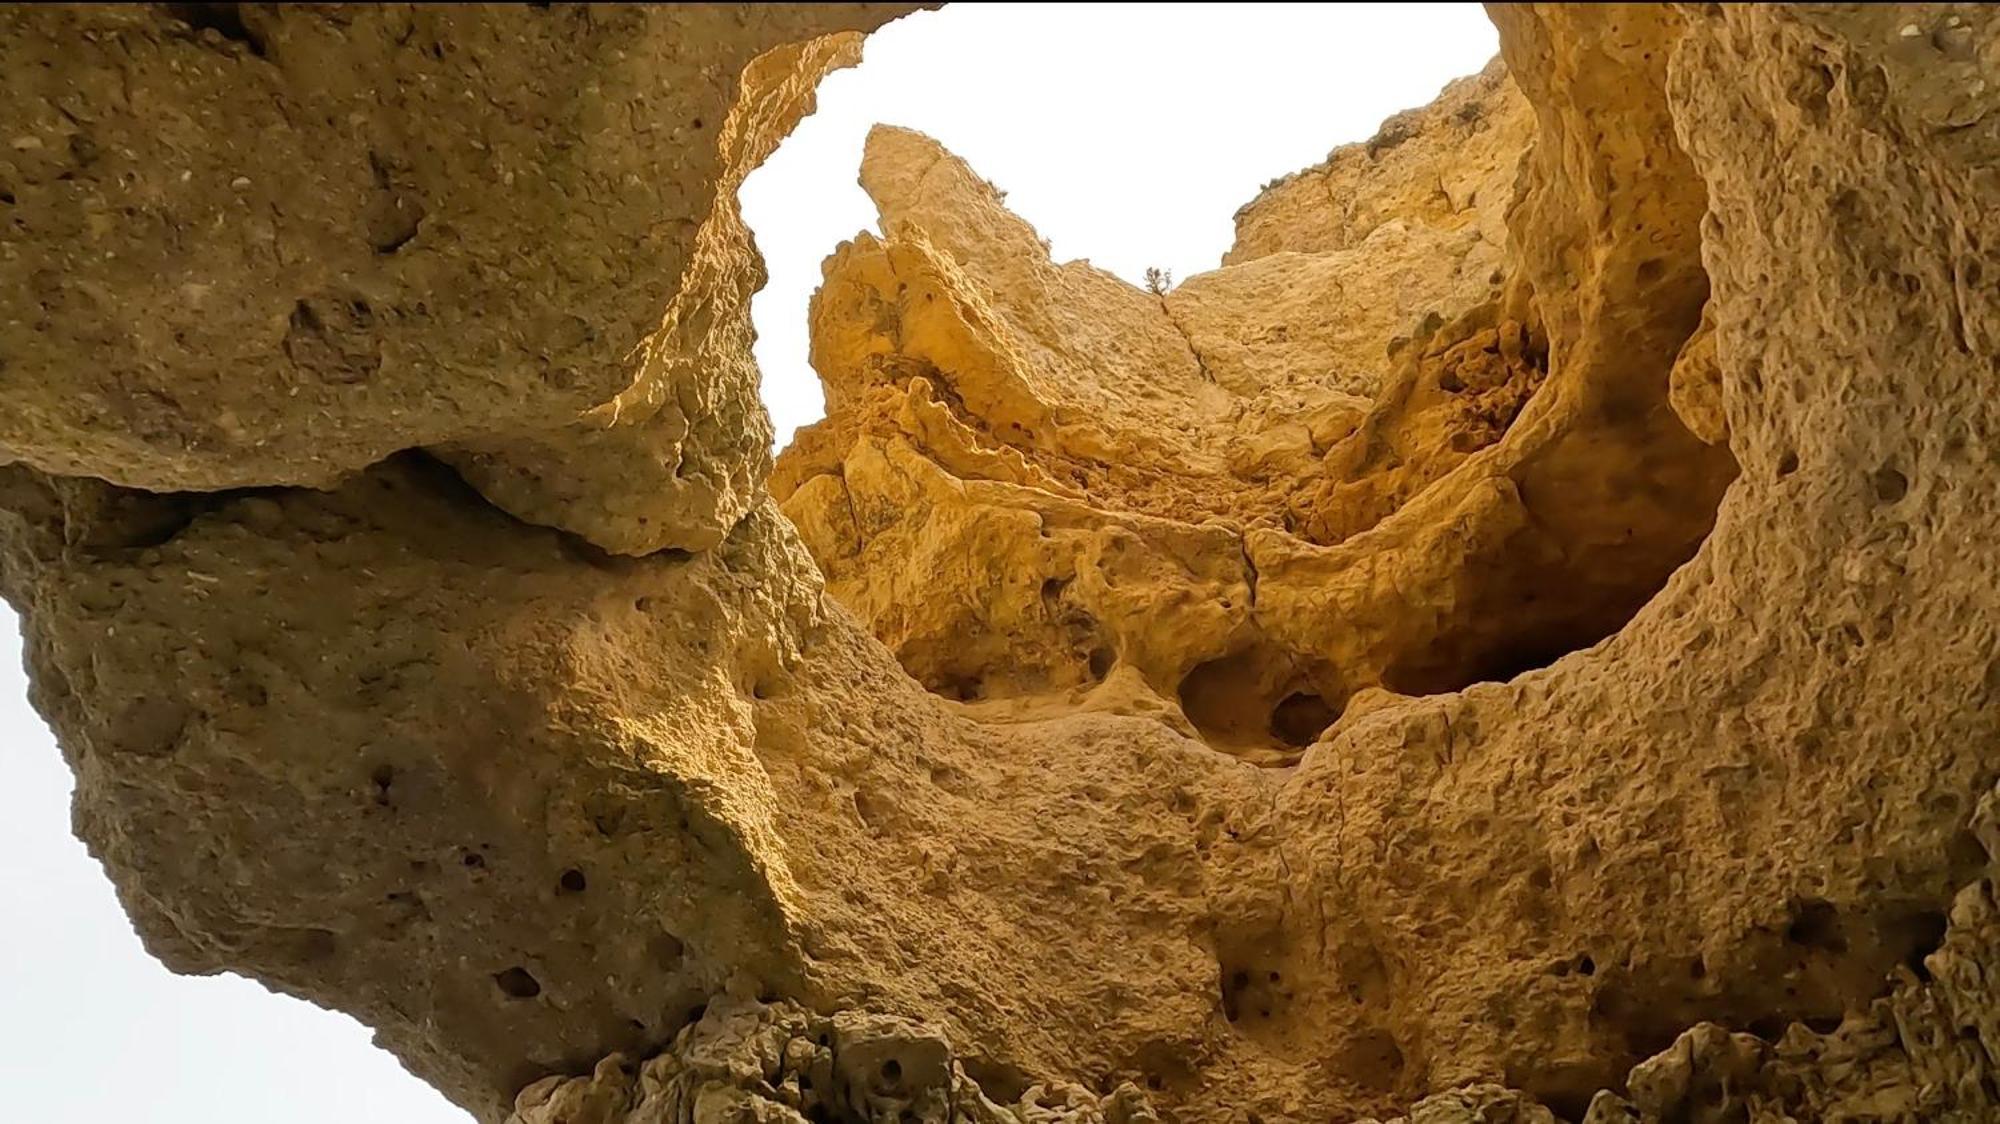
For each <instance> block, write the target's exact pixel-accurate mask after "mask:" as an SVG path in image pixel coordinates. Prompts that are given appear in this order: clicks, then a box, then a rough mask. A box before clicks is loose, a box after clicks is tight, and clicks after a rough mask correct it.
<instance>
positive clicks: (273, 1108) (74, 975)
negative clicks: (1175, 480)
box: [0, 4, 1498, 1124]
mask: <svg viewBox="0 0 2000 1124" xmlns="http://www.w3.org/2000/svg"><path fill="white" fill-rule="evenodd" d="M1497 49H1498V46H1497V42H1496V40H1495V38H1494V34H1493V29H1492V27H1491V25H1490V24H1488V23H1487V21H1486V18H1485V16H1484V15H1483V13H1481V12H1480V11H1479V8H1478V6H1477V5H1473V4H1451V5H1394V4H1346V5H1306V4H1233V5H1210V4H1152V5H1125V6H1118V5H1109V4H1105V5H1099V4H1046V5H1044V4H986V5H973V4H967V5H962V6H957V7H950V8H946V9H945V10H944V11H942V12H920V13H917V14H916V15H913V16H909V17H907V18H905V19H903V20H901V21H898V22H897V23H894V24H891V25H890V26H889V27H888V28H887V29H885V30H883V31H881V32H879V33H877V34H875V35H874V36H871V37H870V38H869V41H868V46H867V61H866V62H865V63H864V64H863V65H862V66H861V67H859V68H858V69H855V70H848V71H842V72H840V73H838V74H835V75H833V76H832V77H831V78H829V79H828V80H827V81H826V82H825V83H824V84H823V86H822V88H821V94H820V109H819V112H818V114H817V115H815V116H814V117H812V118H809V119H807V121H806V122H805V123H804V124H803V125H802V126H800V128H799V130H798V132H797V133H796V134H795V135H794V136H793V137H792V138H791V139H790V140H789V141H787V142H786V143H785V145H784V147H783V148H781V149H780V150H779V151H778V153H777V154H776V155H775V156H774V157H773V158H772V159H771V161H770V163H769V164H767V165H766V166H765V167H764V168H762V169H760V170H758V172H757V173H755V174H754V175H753V176H752V177H751V178H750V181H749V183H748V184H746V185H745V187H744V191H743V195H744V208H745V214H746V217H747V218H748V220H749V222H750V225H751V227H752V229H754V230H755V231H756V232H757V238H758V243H759V246H760V248H761V249H762V250H763V252H764V255H765V257H766V259H767V260H768V261H769V263H770V271H771V284H770V286H769V287H768V288H767V289H766V290H765V291H764V292H763V293H761V294H759V295H758V297H757V300H756V303H755V305H754V306H753V311H754V315H755V318H756V320H757V324H758V329H759V334H760V337H761V338H760V340H759V342H758V345H757V358H758V361H759V362H760V363H761V364H762V366H763V369H764V385H765V400H766V402H767V403H768V404H769V405H770V406H771V410H772V414H773V418H774V420H775V422H776V423H777V428H778V440H779V442H780V444H782V443H784V442H785V441H787V440H789V439H790V434H791V431H792V428H793V427H795V426H797V425H801V424H804V423H806V422H810V421H812V420H814V419H815V418H817V417H818V416H819V413H820V409H821V406H820V393H819V384H818V382H817V380H816V379H815V378H814V376H813V374H812V372H811V370H810V369H809V368H808V367H807V366H806V342H805V340H806V333H805V309H806V300H807V298H808V297H809V296H810V295H811V293H812V290H813V288H814V287H815V286H817V285H818V283H819V263H820V261H821V259H823V258H824V257H825V256H826V255H827V254H829V253H831V252H832V251H833V248H834V246H835V245H836V244H837V243H838V242H839V241H841V240H843V239H846V238H850V237H852V236H853V235H854V234H855V232H857V231H859V230H862V229H872V228H873V226H874V221H875V212H874V208H873V207H872V206H870V204H869V202H868V199H867V197H866V196H865V195H864V194H863V193H862V191H861V189H860V188H859V187H858V186H856V184H855V175H856V169H857V167H858V166H859V162H860V157H861V142H862V138H863V137H864V136H865V135H866V133H867V131H868V127H869V126H870V125H871V124H873V123H874V122H877V121H884V122H887V123H890V124H895V125H904V126H908V127H910V128H915V129H919V130H921V131H923V132H926V133H929V134H930V135H931V136H933V137H936V138H937V139H938V140H939V141H941V142H943V143H944V145H945V146H946V147H948V148H950V149H951V150H953V151H954V152H956V153H958V154H959V155H960V156H962V157H964V158H965V159H967V160H968V161H970V162H971V163H972V165H973V167H974V168H975V169H976V170H977V171H978V172H979V173H980V174H981V175H983V176H985V177H986V178H987V179H989V180H992V181H993V182H995V183H996V184H998V185H999V186H1000V187H1001V188H1003V189H1005V190H1006V191H1007V192H1008V204H1009V205H1010V206H1011V207H1013V208H1014V209H1015V210H1016V211H1017V213H1019V214H1021V215H1023V216H1024V217H1026V218H1027V219H1028V220H1029V221H1030V222H1032V223H1034V224H1035V226H1036V227H1037V228H1039V229H1040V231H1041V233H1042V235H1043V236H1044V237H1046V238H1048V239H1050V241H1051V242H1053V244H1054V248H1055V254H1056V257H1057V259H1058V260H1068V259H1071V258H1089V259H1090V260H1092V261H1094V262H1096V263H1097V264H1098V265H1100V266H1103V267H1104V268H1107V269H1110V270H1112V271H1113V272H1116V273H1118V274H1120V275H1121V276H1124V277H1127V278H1129V279H1132V280H1134V281H1138V280H1140V279H1141V277H1142V275H1143V273H1144V271H1145V268H1146V267H1147V266H1149V265H1157V266H1161V267H1164V268H1168V269H1171V270H1173V272H1174V276H1175V277H1176V278H1185V277H1187V276H1188V275H1190V274H1193V273H1197V272H1200V271H1202V270H1205V269H1212V268H1214V267H1215V265H1216V264H1217V263H1218V262H1219V261H1220V259H1221V256H1222V252H1223V251H1224V250H1225V249H1227V248H1228V246H1229V243H1230V240H1231V237H1232V234H1233V228H1232V225H1231V220H1230V216H1231V215H1233V214H1234V213H1235V211H1236V208H1237V207H1239V206H1241V205H1242V204H1244V203H1245V202H1248V201H1249V200H1250V199H1251V198H1252V197H1253V196H1254V195H1255V194H1256V192H1257V190H1258V188H1259V187H1260V186H1261V185H1262V184H1263V183H1264V182H1265V181H1267V180H1270V179H1273V178H1275V177H1277V176H1279V175H1282V174H1284V173H1286V172H1290V171H1294V170H1297V169H1298V168H1301V167H1304V166H1306V165H1308V164H1313V163H1316V162H1318V161H1319V160H1320V159H1321V158H1322V157H1324V156H1325V154H1326V151H1327V150H1328V149H1329V148H1332V147H1333V146H1334V145H1336V144H1340V143H1344V142H1347V141H1353V140H1361V139H1365V138H1366V137H1368V136H1370V135H1371V134H1373V132H1374V131H1375V127H1376V125H1378V124H1379V123H1380V122H1381V120H1382V119H1383V118H1384V117H1386V116H1388V115H1389V114H1390V113H1393V112H1395V111H1396V110H1399V109H1405V108H1408V107H1411V106H1415V105H1421V104H1423V103H1424V102H1427V101H1429V100H1430V99H1431V98H1432V97H1433V96H1435V95H1436V93H1437V91H1438V88H1439V87H1440V86H1442V85H1443V84H1444V83H1445V82H1446V81H1448V80H1450V79H1452V78H1454V77H1457V76H1459V75H1462V74H1470V73H1472V72H1473V71H1475V70H1478V69H1479V68H1480V67H1481V66H1483V65H1485V63H1486V60H1487V59H1489V58H1491V57H1492V55H1493V54H1494V52H1495V51H1496V50H1497ZM15 630H16V622H15V619H14V616H13V614H12V613H11V612H9V611H8V610H6V609H5V608H4V607H0V648H4V647H7V646H10V645H18V641H17V640H16V635H17V634H16V631H15ZM25 692H26V683H25V680H24V678H23V677H22V675H21V671H20V667H19V664H18V662H17V661H13V660H0V747H4V748H0V767H4V783H0V891H4V900H5V901H6V903H7V904H6V907H5V912H4V913H0V1091H4V1092H0V1103H3V1104H4V1108H0V1113H4V1114H5V1115H6V1116H7V1117H8V1118H9V1119H14V1120H22V1121H35V1122H36V1124H107V1122H112V1121H116V1122H118V1124H183V1122H185V1124H196V1122H199V1124H251V1122H255V1124H336V1122H337V1124H354V1122H355V1121H382V1122H384V1124H446V1122H449V1124H467V1120H468V1117H467V1116H466V1115H465V1114H464V1113H462V1112H460V1111H458V1110H457V1109H454V1108H452V1107H451V1106H450V1105H448V1104H446V1103H445V1102H444V1100H443V1099H442V1098H440V1097H439V1096H438V1095H437V1094H435V1093H433V1092H432V1091H431V1090H430V1089H429V1088H427V1087H426V1086H424V1085H422V1084H421V1083H419V1082H418V1081H416V1080H415V1079H414V1078H412V1077H410V1076H409V1075H408V1074H406V1073H404V1072H403V1070H402V1068H401V1067H400V1066H399V1065H398V1064H397V1063H396V1061H395V1060H394V1059H393V1058H391V1057H389V1056H388V1055H387V1054H385V1053H382V1052H381V1051H379V1050H376V1049H375V1048H374V1047H372V1046H371V1045H369V1043H368V1033H367V1031H366V1030H365V1029H363V1028H362V1027H361V1026H359V1025H358V1024H356V1023H355V1022H354V1021H352V1020H351V1019H348V1018H347V1017H345V1016H343V1015H337V1014H331V1013H328V1012H325V1011H321V1010H319V1009H317V1008H315V1007H313V1006H311V1005H310V1004H306V1003H302V1002H299V1001H296V1000H293V999H289V998H285V997H282V996H275V995H273V994H271V993H269V992H266V991H265V990H264V989H263V988H262V987H260V986H259V985H257V984H254V983H250V982H247V981H245V980H241V979H238V978H236V977H233V976H225V977H214V978H205V979H193V978H184V977H176V976H172V975H169V974H168V973H167V971H166V970H165V969H164V968H162V967H160V966H159V964H158V963H156V962H155V961H153V960H152V959H151V958H150V957H148V956H147V955H146V954H145V952H144V951H143V950H142V949H141V948H140V946H139V941H138V938H137V937H135V936H134V935H133V933H132V930H131V926H130V925H129V924H128V923H127V922H126V920H125V917H124V914H123V912H122V911H121V910H120V909H119V907H118V904H117V901H116V899H115V898H114V897H113V895H112V892H111V886H110V884H109V883H108V882H107V881H106V880H105V877H104V875H103V873H102V871H101V870H100V869H99V868H98V866H97V864H96V863H95V862H94V861H93V860H91V859H90V858H89V856H88V855H87V854H86V853H85V852H84V849H83V846H82V845H81V844H80V843H78V842H76V841H75V839H73V838H72V837H71V835H70V830H69V791H70V778H69V773H68V770H67V769H66V768H65V767H64V765H63V764H62V760H61V758H60V756H59V755H58V753H57V751H56V748H55V745H54V742H53V740H52V739H51V738H50V737H49V734H48V731H47V729H46V728H45V727H44V726H43V725H42V723H41V720H40V719H39V718H37V717H36V716H35V715H34V713H33V712H32V711H31V710H30V709H29V708H28V706H27V702H26V698H25Z"/></svg>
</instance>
